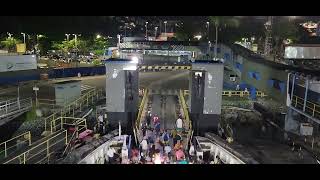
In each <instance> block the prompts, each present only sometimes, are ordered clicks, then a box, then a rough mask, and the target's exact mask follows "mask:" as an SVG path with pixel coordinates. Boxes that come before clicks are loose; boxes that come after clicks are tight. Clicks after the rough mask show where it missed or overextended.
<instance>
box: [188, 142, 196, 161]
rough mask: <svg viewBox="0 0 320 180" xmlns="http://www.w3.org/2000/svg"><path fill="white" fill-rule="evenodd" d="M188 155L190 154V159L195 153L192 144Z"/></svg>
mask: <svg viewBox="0 0 320 180" xmlns="http://www.w3.org/2000/svg"><path fill="white" fill-rule="evenodd" d="M189 155H190V159H193V158H194V156H195V155H196V154H195V151H194V146H193V145H191V146H190V149H189Z"/></svg>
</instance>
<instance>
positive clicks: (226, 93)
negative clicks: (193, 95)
mask: <svg viewBox="0 0 320 180" xmlns="http://www.w3.org/2000/svg"><path fill="white" fill-rule="evenodd" d="M183 94H184V95H185V96H186V95H189V90H184V91H183ZM222 96H228V97H232V96H239V97H246V96H250V92H249V91H222ZM256 96H257V97H266V96H267V95H266V94H265V93H264V92H262V91H256Z"/></svg>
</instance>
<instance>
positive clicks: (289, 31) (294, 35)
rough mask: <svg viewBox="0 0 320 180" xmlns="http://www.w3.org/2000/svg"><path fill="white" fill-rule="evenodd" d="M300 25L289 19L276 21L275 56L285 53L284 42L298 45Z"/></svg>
mask: <svg viewBox="0 0 320 180" xmlns="http://www.w3.org/2000/svg"><path fill="white" fill-rule="evenodd" d="M299 36H300V33H299V24H298V23H297V22H294V21H293V22H292V21H289V20H287V19H276V20H275V21H274V23H273V25H272V37H273V45H274V46H273V47H274V48H273V49H274V54H276V55H281V54H282V53H283V51H284V44H283V42H284V40H286V39H290V40H291V41H292V42H293V43H296V42H297V41H298V40H299V39H300V37H299Z"/></svg>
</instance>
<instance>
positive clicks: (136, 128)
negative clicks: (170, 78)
mask: <svg viewBox="0 0 320 180" xmlns="http://www.w3.org/2000/svg"><path fill="white" fill-rule="evenodd" d="M148 93H149V90H148V89H145V91H144V95H143V98H142V101H141V103H140V106H139V111H138V116H137V119H136V123H135V126H134V129H133V130H134V131H133V132H134V133H135V140H136V141H138V139H139V137H140V136H139V132H140V131H139V130H140V128H141V127H140V126H141V115H142V112H143V110H144V106H145V103H146V99H147V96H148Z"/></svg>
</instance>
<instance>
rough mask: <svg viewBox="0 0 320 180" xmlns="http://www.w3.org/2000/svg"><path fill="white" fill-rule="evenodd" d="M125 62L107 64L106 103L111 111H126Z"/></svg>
mask: <svg viewBox="0 0 320 180" xmlns="http://www.w3.org/2000/svg"><path fill="white" fill-rule="evenodd" d="M122 68H123V64H116V63H108V64H106V81H107V83H106V105H107V111H109V112H125V82H126V81H125V72H124V71H123V70H122Z"/></svg>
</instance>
